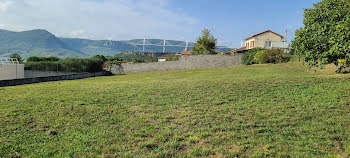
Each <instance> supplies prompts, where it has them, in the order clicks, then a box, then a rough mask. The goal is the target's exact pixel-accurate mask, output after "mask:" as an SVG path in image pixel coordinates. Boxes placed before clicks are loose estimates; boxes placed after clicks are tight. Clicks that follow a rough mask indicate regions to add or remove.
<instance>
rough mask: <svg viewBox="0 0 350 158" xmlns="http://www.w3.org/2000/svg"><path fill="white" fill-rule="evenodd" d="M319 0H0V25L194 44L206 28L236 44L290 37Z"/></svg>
mask: <svg viewBox="0 0 350 158" xmlns="http://www.w3.org/2000/svg"><path fill="white" fill-rule="evenodd" d="M319 1H320V0H250V1H247V0H0V29H7V30H11V31H24V30H32V29H46V30H48V31H49V32H51V33H53V34H55V35H56V36H59V37H72V38H88V39H99V40H102V39H108V40H130V39H143V38H147V39H151V38H157V39H167V40H188V41H192V42H194V41H195V40H196V38H198V36H199V35H200V33H201V30H202V29H203V28H209V29H210V30H211V32H212V34H213V35H214V37H215V38H217V39H218V44H219V45H224V46H228V47H231V48H237V47H240V46H241V41H242V40H243V39H244V38H246V37H249V36H251V35H253V34H255V33H259V32H262V31H265V30H268V29H269V30H272V31H274V32H276V33H279V34H281V35H284V32H285V31H286V30H287V31H288V36H287V40H288V41H289V42H290V41H291V40H293V38H294V32H295V30H296V29H298V28H301V27H303V23H302V22H303V13H304V9H305V8H311V7H312V6H313V4H314V3H317V2H319Z"/></svg>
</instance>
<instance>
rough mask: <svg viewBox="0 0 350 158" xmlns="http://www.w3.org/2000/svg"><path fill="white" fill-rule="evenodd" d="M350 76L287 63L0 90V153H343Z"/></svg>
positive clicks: (349, 148) (349, 152)
mask: <svg viewBox="0 0 350 158" xmlns="http://www.w3.org/2000/svg"><path fill="white" fill-rule="evenodd" d="M327 68H328V67H327ZM322 71H323V70H322ZM349 77H350V74H337V75H336V74H335V73H334V72H333V71H330V72H329V73H328V72H327V73H323V72H320V71H318V72H316V73H315V72H313V71H309V70H308V69H307V68H305V66H304V65H302V64H301V63H292V62H289V63H283V64H268V65H254V66H248V67H247V66H237V67H227V68H210V69H194V70H175V71H160V72H147V73H129V74H127V75H118V76H103V77H94V78H87V79H83V80H71V81H57V82H46V83H39V84H30V85H22V86H14V87H1V88H0V98H1V99H0V109H1V110H0V157H141V158H143V157H158V156H159V157H181V156H182V157H252V156H257V157H258V156H260V157H264V156H265V157H302V158H303V157H307V158H308V157H324V156H326V155H337V156H341V157H349V156H350V141H349V140H350V131H349V127H350V115H349V113H350V107H349V105H348V104H349V103H350V98H349V97H347V96H350V91H349V85H350V80H349ZM218 101H221V102H222V103H221V104H217V102H218ZM50 131H55V132H57V135H50V134H47V133H48V132H50Z"/></svg>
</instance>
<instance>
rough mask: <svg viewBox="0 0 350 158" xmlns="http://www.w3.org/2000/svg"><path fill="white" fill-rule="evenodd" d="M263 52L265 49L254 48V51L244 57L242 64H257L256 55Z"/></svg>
mask: <svg viewBox="0 0 350 158" xmlns="http://www.w3.org/2000/svg"><path fill="white" fill-rule="evenodd" d="M262 50H265V49H262V48H253V49H251V50H249V51H248V52H247V53H244V54H243V56H242V64H244V65H252V64H255V61H254V56H255V54H256V53H258V52H260V51H262Z"/></svg>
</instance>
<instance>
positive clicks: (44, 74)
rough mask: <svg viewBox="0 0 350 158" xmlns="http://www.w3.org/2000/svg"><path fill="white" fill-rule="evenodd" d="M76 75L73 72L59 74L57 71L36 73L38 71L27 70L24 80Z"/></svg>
mask: <svg viewBox="0 0 350 158" xmlns="http://www.w3.org/2000/svg"><path fill="white" fill-rule="evenodd" d="M70 74H76V73H72V72H59V71H58V72H57V71H36V70H25V71H24V78H35V77H48V76H61V75H70Z"/></svg>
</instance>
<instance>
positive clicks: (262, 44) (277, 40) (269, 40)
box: [230, 30, 290, 54]
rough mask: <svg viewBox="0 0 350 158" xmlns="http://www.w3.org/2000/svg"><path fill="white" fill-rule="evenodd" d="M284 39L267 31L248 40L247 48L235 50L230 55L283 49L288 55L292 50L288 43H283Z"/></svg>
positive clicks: (246, 41)
mask: <svg viewBox="0 0 350 158" xmlns="http://www.w3.org/2000/svg"><path fill="white" fill-rule="evenodd" d="M282 39H284V37H283V36H282V35H280V34H278V33H275V32H273V31H271V30H266V31H264V32H260V33H258V34H255V35H253V36H250V37H248V38H246V39H245V46H242V47H241V48H237V49H234V50H232V51H231V52H230V53H231V54H235V53H245V52H247V51H249V50H250V49H253V48H265V49H271V48H281V49H283V50H284V51H285V53H288V52H289V50H290V44H289V43H287V42H282Z"/></svg>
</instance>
